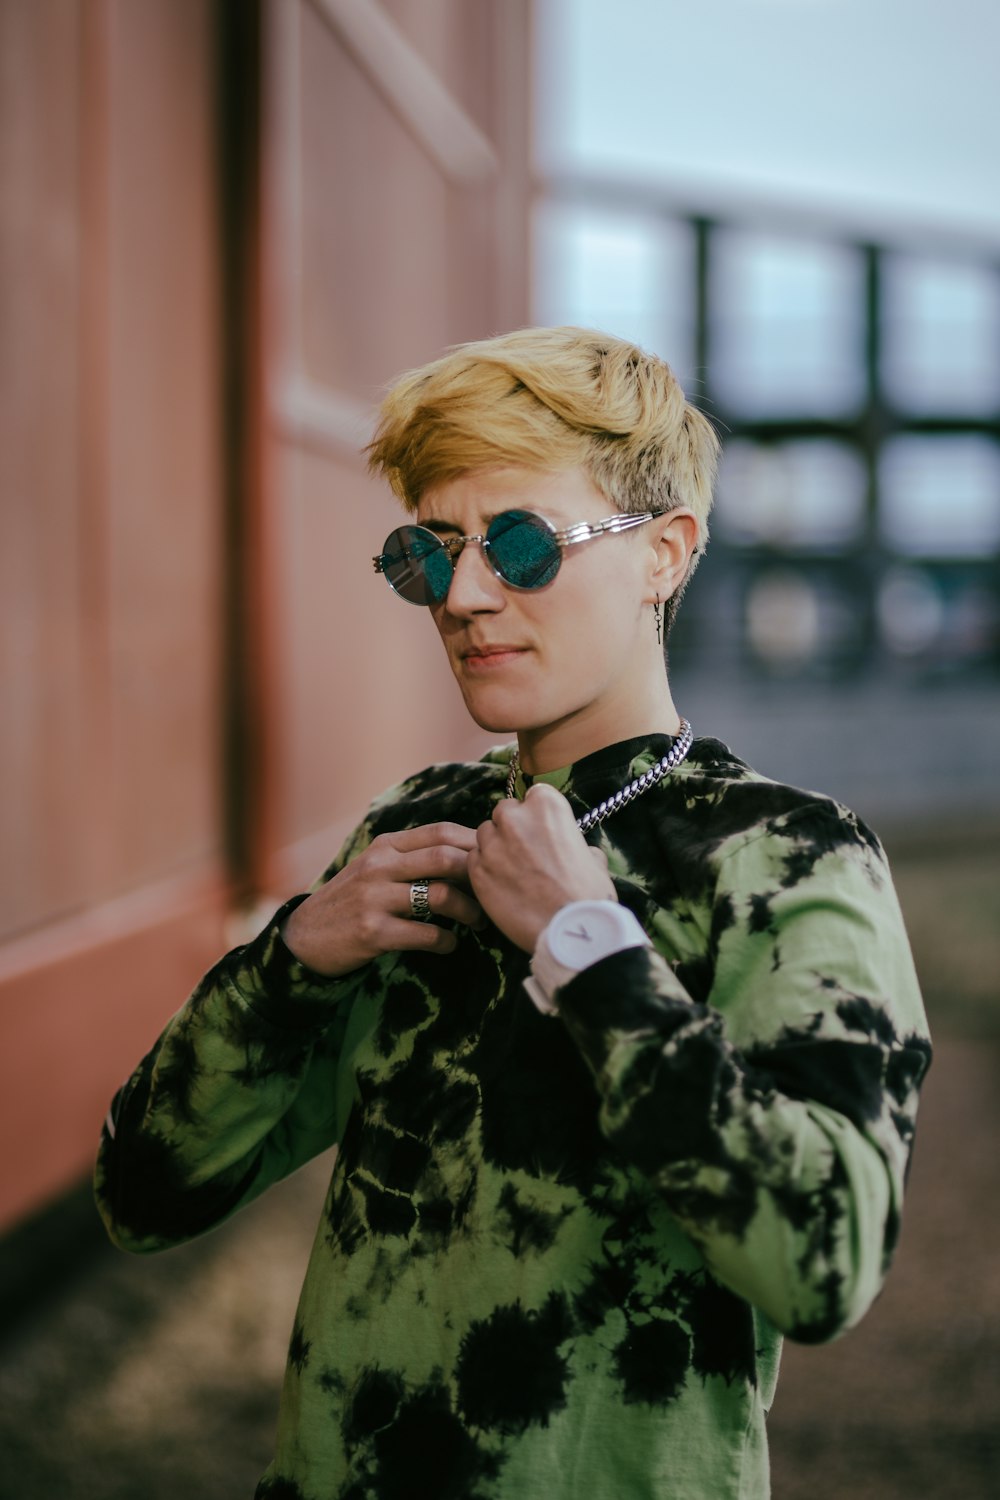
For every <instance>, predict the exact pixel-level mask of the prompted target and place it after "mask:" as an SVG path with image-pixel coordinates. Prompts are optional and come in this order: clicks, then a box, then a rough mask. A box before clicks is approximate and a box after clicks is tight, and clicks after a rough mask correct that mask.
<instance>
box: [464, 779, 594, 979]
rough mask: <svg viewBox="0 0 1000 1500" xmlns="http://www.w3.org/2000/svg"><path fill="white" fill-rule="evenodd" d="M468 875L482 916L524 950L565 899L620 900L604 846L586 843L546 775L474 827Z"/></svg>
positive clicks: (531, 947)
mask: <svg viewBox="0 0 1000 1500" xmlns="http://www.w3.org/2000/svg"><path fill="white" fill-rule="evenodd" d="M468 874H469V879H470V881H471V883H472V889H473V892H474V894H475V896H476V899H477V901H478V902H479V904H480V905H481V906H482V908H483V910H484V911H485V912H486V914H487V916H488V917H490V918H492V920H493V921H494V922H495V923H496V925H497V926H498V927H499V928H500V931H501V932H503V933H505V934H506V935H507V937H509V938H510V940H511V942H512V943H516V944H517V946H518V947H519V948H523V949H524V950H525V952H527V953H533V952H534V949H535V944H536V943H537V941H538V937H539V934H540V933H541V932H542V930H543V929H544V928H545V927H547V926H548V924H549V921H550V920H551V918H552V917H554V916H555V914H556V912H557V911H559V910H560V908H561V907H563V906H565V905H566V904H567V902H569V901H617V900H618V897H617V895H616V893H615V888H614V886H613V885H612V883H611V877H610V875H609V874H608V862H607V859H606V858H605V856H604V853H603V852H602V851H601V850H600V849H592V848H591V847H590V846H589V844H588V843H587V842H586V840H585V839H584V837H583V834H582V833H581V832H580V830H579V828H577V826H576V819H575V818H574V816H573V812H572V809H571V808H570V805H569V803H568V802H567V800H566V798H565V797H564V796H563V795H562V793H561V792H557V791H556V790H555V788H554V787H551V786H547V785H546V784H545V783H544V782H539V783H537V784H536V785H535V786H533V787H530V788H529V790H528V793H527V795H526V796H525V799H524V801H523V802H514V801H503V802H498V803H497V805H496V807H495V808H494V809H493V816H492V818H490V819H489V821H488V822H486V823H481V824H480V825H479V828H478V829H477V830H476V848H475V849H473V850H471V851H470V853H469V862H468Z"/></svg>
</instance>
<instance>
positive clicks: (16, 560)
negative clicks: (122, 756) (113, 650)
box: [0, 0, 85, 939]
mask: <svg viewBox="0 0 1000 1500" xmlns="http://www.w3.org/2000/svg"><path fill="white" fill-rule="evenodd" d="M79 44H80V38H79V25H78V18H77V13H76V8H75V7H74V6H70V5H65V4H57V3H54V0H41V3H39V4H37V5H32V6H27V5H12V4H5V5H3V6H2V7H0V609H2V629H0V704H2V708H0V787H2V788H3V789H4V793H3V796H2V797H0V850H3V851H5V857H4V858H3V860H2V864H0V939H2V938H3V937H6V936H7V935H9V934H11V933H15V932H19V931H23V930H25V929H27V928H30V927H32V926H35V925H37V924H38V923H40V922H43V921H45V920H47V919H49V918H51V917H52V916H54V915H57V914H59V913H61V912H64V911H66V910H68V909H70V908H71V907H72V906H73V905H74V904H75V903H76V902H77V901H78V900H79V898H80V886H81V882H82V879H83V872H84V868H85V866H84V863H83V849H82V840H81V837H80V832H81V822H80V817H81V815H80V808H79V802H78V796H79V790H80V785H79V775H80V767H81V764H82V763H83V761H84V758H85V757H84V754H83V739H82V712H83V705H82V702H81V697H82V684H81V670H80V616H81V578H80V525H81V518H80V515H79V509H78V503H77V501H78V494H77V459H78V441H79V440H78V415H77V355H78V341H79V315H78V302H79V220H78V191H79V183H78V151H77V119H78V112H79V107H80V98H79V75H78V63H79ZM42 101H44V107H42Z"/></svg>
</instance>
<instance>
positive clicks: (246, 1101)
mask: <svg viewBox="0 0 1000 1500" xmlns="http://www.w3.org/2000/svg"><path fill="white" fill-rule="evenodd" d="M369 842H370V828H369V827H368V826H367V825H365V824H362V826H361V828H360V829H359V830H357V832H356V833H355V834H354V835H353V836H352V838H351V839H350V840H348V842H347V843H346V844H345V846H344V848H343V849H342V851H341V853H340V855H339V856H338V858H337V860H336V861H335V862H334V864H333V865H331V867H330V868H329V870H327V871H326V872H325V874H324V875H323V877H322V879H323V880H324V881H325V880H328V879H330V878H331V877H332V876H333V875H334V874H336V873H337V871H338V870H339V869H341V868H343V866H344V865H345V864H346V863H347V862H348V860H349V859H351V858H354V857H355V856H356V855H357V854H359V853H360V852H361V851H362V849H364V848H365V847H366V846H367V844H368V843H369ZM305 899H306V897H305V895H300V896H297V897H295V898H293V900H291V901H289V902H287V903H286V904H285V905H284V906H283V907H282V908H281V909H280V910H279V911H278V912H277V913H276V914H275V916H274V918H273V919H272V921H271V922H270V923H269V924H268V926H267V927H266V928H265V929H264V931H263V932H262V933H260V935H259V936H258V937H257V938H255V939H254V940H253V942H251V943H249V944H247V945H246V946H245V947H241V948H236V949H234V950H233V952H231V953H228V954H226V955H225V957H224V958H222V959H221V960H220V961H219V962H218V963H217V964H216V965H215V966H214V967H213V968H212V969H210V970H209V972H208V973H207V974H206V975H205V976H204V978H203V979H202V980H201V982H200V983H199V984H198V986H197V987H196V989H195V990H194V993H193V994H192V995H191V996H190V998H189V999H188V1001H187V1002H186V1004H185V1005H184V1006H183V1007H182V1009H181V1010H180V1011H179V1012H178V1013H177V1015H175V1016H174V1018H173V1019H172V1020H171V1021H170V1022H169V1023H168V1025H167V1027H166V1029H165V1030H164V1032H163V1034H162V1035H161V1036H160V1038H159V1040H158V1041H157V1042H156V1044H155V1046H154V1047H153V1048H152V1050H151V1051H150V1052H149V1053H148V1055H147V1056H146V1057H145V1058H144V1059H143V1060H142V1062H141V1063H140V1064H139V1066H138V1068H137V1069H136V1070H135V1072H134V1073H133V1074H132V1076H131V1077H130V1078H129V1079H128V1080H127V1082H126V1083H125V1084H124V1085H123V1086H122V1088H121V1089H119V1091H118V1093H117V1094H116V1095H115V1098H114V1100H113V1101H112V1105H111V1109H110V1111H109V1113H108V1117H107V1120H106V1122H105V1126H104V1129H103V1131H102V1134H101V1143H100V1148H99V1153H98V1159H97V1167H96V1173H95V1179H94V1186H95V1195H96V1199H97V1206H98V1209H99V1212H100V1214H101V1217H102V1218H103V1220H104V1223H105V1225H106V1227H107V1230H108V1233H109V1234H110V1236H111V1238H112V1240H113V1241H114V1242H115V1244H117V1245H119V1246H120V1247H121V1248H122V1249H127V1250H132V1251H136V1252H146V1251H152V1250H160V1249H165V1248H167V1247H168V1246H171V1245H175V1244H179V1243H181V1242H182V1241H184V1240H187V1239H190V1238H192V1237H193V1236H194V1235H196V1234H200V1233H202V1232H203V1231H204V1230H206V1229H210V1228H212V1227H214V1226H215V1225H216V1224H219V1223H220V1222H221V1221H222V1220H223V1219H225V1218H227V1217H228V1216H229V1215H230V1214H231V1213H233V1212H234V1211H235V1210H236V1209H237V1208H240V1207H242V1206H243V1205H244V1204H246V1203H249V1202H250V1201H251V1200H252V1199H254V1198H256V1197H257V1196H259V1194H260V1193H262V1192H263V1191H264V1190H265V1188H267V1187H268V1186H270V1185H271V1184H272V1183H274V1182H276V1181H278V1180H279V1179H280V1178H282V1177H285V1176H287V1175H288V1174H289V1173H290V1172H293V1171H295V1170H296V1168H298V1167H300V1166H302V1165H303V1164H304V1163H305V1162H306V1161H308V1160H309V1159H310V1158H311V1157H313V1156H315V1155H317V1154H318V1153H319V1152H321V1151H323V1150H325V1149H326V1148H327V1147H328V1146H331V1145H333V1144H334V1142H335V1141H336V1140H337V1138H338V1135H339V1133H340V1128H341V1127H342V1124H343V1121H344V1118H345V1117H346V1112H347V1109H348V1108H349V1106H350V1099H345V1098H344V1097H343V1095H344V1086H343V1085H341V1086H339V1087H338V1080H337V1073H338V1059H339V1057H340V1053H341V1049H342V1045H343V1039H344V1034H345V1031H346V1028H347V1024H348V1021H349V1018H350V1013H351V1010H352V1002H353V1001H354V999H355V998H356V997H357V995H358V994H359V993H361V992H362V990H363V989H364V988H365V987H366V986H370V985H371V984H373V983H377V982H378V978H379V967H378V965H377V964H368V965H365V966H364V967H363V968H360V969H357V970H355V971H354V972H352V973H350V974H347V975H344V976H343V977H342V978H339V979H329V978H326V977H325V976H323V975H319V974H316V973H314V972H312V971H311V970H309V969H307V968H306V967H305V966H304V965H303V964H300V963H299V962H298V960H297V959H295V958H294V956H293V955H292V953H291V952H290V950H289V949H288V948H286V946H285V944H284V943H283V942H282V940H281V936H280V927H281V924H282V922H283V921H284V919H285V917H286V916H287V915H288V914H289V912H291V911H292V910H293V909H294V908H295V907H296V906H297V905H298V904H299V903H300V902H302V901H304V900H305Z"/></svg>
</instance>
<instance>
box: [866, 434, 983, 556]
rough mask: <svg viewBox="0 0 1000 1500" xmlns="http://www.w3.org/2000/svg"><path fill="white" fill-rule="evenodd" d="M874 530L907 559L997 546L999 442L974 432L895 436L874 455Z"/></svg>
mask: <svg viewBox="0 0 1000 1500" xmlns="http://www.w3.org/2000/svg"><path fill="white" fill-rule="evenodd" d="M879 530H880V531H881V534H882V536H883V538H884V539H885V541H886V542H887V543H888V545H889V546H890V547H891V548H893V549H894V550H895V551H897V552H900V553H903V554H904V555H909V556H914V557H920V556H923V557H976V556H980V555H982V554H983V553H988V552H992V551H994V550H995V549H996V548H997V547H998V546H1000V447H998V446H997V444H996V443H993V442H991V441H990V439H989V438H981V437H898V438H893V439H892V440H891V441H890V442H889V443H887V444H886V447H885V451H884V455H883V459H882V497H881V502H880V507H879Z"/></svg>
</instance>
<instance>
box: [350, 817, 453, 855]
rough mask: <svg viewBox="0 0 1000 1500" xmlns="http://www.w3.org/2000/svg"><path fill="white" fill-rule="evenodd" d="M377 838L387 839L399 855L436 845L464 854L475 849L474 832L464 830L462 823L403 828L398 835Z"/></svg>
mask: <svg viewBox="0 0 1000 1500" xmlns="http://www.w3.org/2000/svg"><path fill="white" fill-rule="evenodd" d="M379 837H380V838H384V839H387V840H388V841H389V842H390V843H391V844H392V846H393V848H394V849H397V850H399V852H400V853H401V854H408V853H410V852H411V851H412V850H414V849H431V848H434V847H435V846H436V845H442V846H446V847H450V848H453V849H463V850H465V852H466V853H468V851H469V850H470V849H474V848H475V847H476V830H475V829H474V828H466V827H465V826H464V824H462V823H424V824H422V825H421V827H419V828H403V829H401V830H400V831H399V833H386V834H381V835H380V836H379ZM375 842H376V843H377V842H378V840H377V839H376V840H375Z"/></svg>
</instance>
